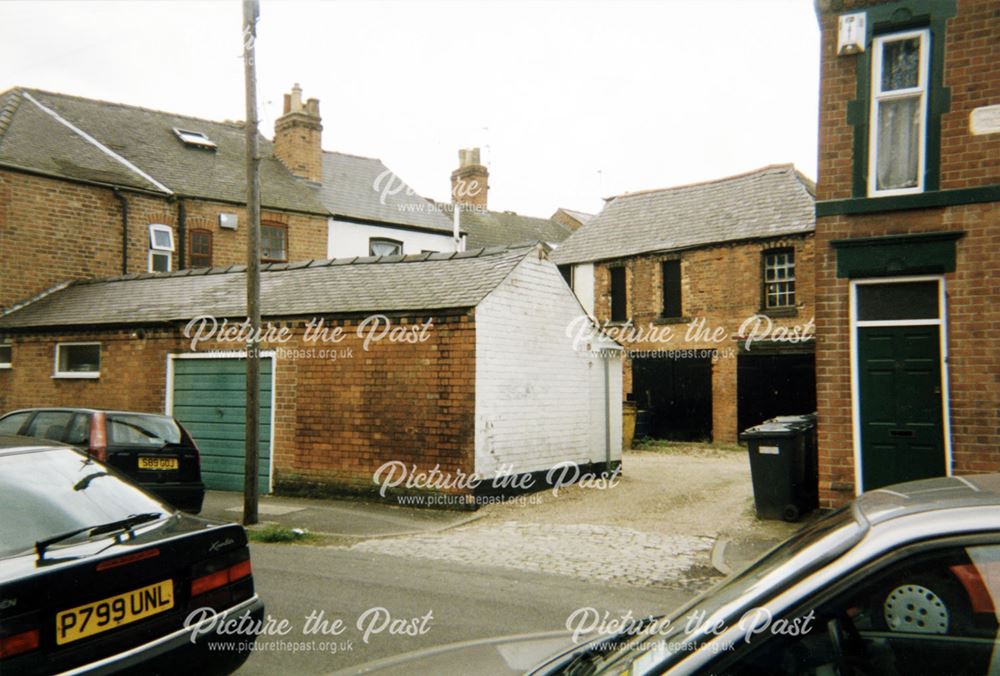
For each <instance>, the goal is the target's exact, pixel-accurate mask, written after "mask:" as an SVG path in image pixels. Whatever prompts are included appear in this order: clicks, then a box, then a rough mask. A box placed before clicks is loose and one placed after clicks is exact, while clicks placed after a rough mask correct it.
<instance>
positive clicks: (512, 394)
mask: <svg viewBox="0 0 1000 676" xmlns="http://www.w3.org/2000/svg"><path fill="white" fill-rule="evenodd" d="M245 284H246V281H245V276H244V274H243V273H242V272H240V271H228V270H225V269H219V268H217V269H212V270H205V269H200V270H182V271H175V272H170V273H159V274H151V273H146V274H140V275H129V276H126V277H121V278H115V279H109V280H90V281H81V282H76V283H74V284H72V285H70V286H68V287H66V288H64V289H61V290H56V291H54V292H52V293H50V294H48V295H46V296H44V297H42V298H39V299H36V300H35V301H33V302H31V303H28V304H26V305H24V306H23V307H21V308H20V309H17V310H14V311H13V312H11V313H9V314H7V315H5V316H4V317H0V341H2V342H6V343H7V344H8V345H10V346H11V349H12V352H13V360H14V366H13V368H9V369H5V370H0V409H2V410H5V411H7V410H11V409H16V408H21V407H31V406H40V405H45V406H58V405H67V406H69V405H71V406H93V407H101V408H116V407H120V408H127V409H137V410H147V411H166V412H167V413H168V414H172V415H174V416H176V417H177V418H178V419H180V420H181V421H182V422H183V423H184V424H185V425H186V427H187V428H188V429H189V430H190V431H191V433H192V435H193V436H194V437H195V439H196V440H197V442H198V444H199V446H200V448H201V450H202V454H203V458H202V468H203V476H204V479H205V481H206V484H207V485H208V486H209V487H212V488H223V489H226V488H229V489H238V488H239V487H240V486H242V456H243V444H244V436H243V434H244V416H243V414H244V403H243V399H242V395H243V392H245V369H246V366H245V364H244V363H243V361H242V359H241V353H240V352H238V350H240V349H242V347H243V346H244V345H245V342H244V341H243V340H241V339H239V337H238V336H235V335H230V334H228V333H225V332H224V329H223V327H222V325H221V322H222V321H223V320H224V319H228V320H229V321H230V322H231V324H230V328H232V326H233V325H234V323H235V326H237V327H238V325H239V322H242V321H243V317H245V314H244V312H245V311H244V303H245ZM261 289H262V315H263V318H264V328H265V331H266V332H267V331H273V332H271V333H266V335H265V340H264V342H263V344H262V348H263V349H264V350H265V352H264V358H263V359H262V378H261V381H262V386H261V388H262V395H261V421H262V424H261V439H262V443H261V464H260V466H261V477H260V482H261V486H262V488H263V489H264V490H270V489H271V488H272V487H273V488H274V489H277V490H282V491H286V492H295V491H312V492H339V491H366V492H370V491H373V490H374V488H375V487H374V484H373V475H374V474H375V472H376V470H378V468H379V467H380V466H382V465H383V464H384V463H387V462H396V463H402V464H403V465H405V466H406V468H407V470H410V468H411V467H415V468H416V470H417V471H418V472H430V471H431V470H433V469H435V467H436V468H438V471H439V472H441V473H443V474H448V475H450V476H451V477H452V478H457V477H459V476H460V475H463V474H464V475H465V476H469V475H471V474H472V473H474V472H475V473H478V474H480V475H481V476H484V477H494V476H496V475H498V474H504V475H510V476H524V475H537V474H538V473H544V472H546V471H547V470H549V469H550V468H551V467H552V466H553V465H555V464H556V463H559V462H565V461H572V462H575V463H577V464H578V465H579V466H581V468H583V467H585V466H590V465H599V466H601V467H602V468H603V465H604V463H605V462H611V463H613V464H617V463H618V462H620V459H621V410H620V407H618V406H615V405H611V406H609V404H608V402H609V401H610V402H612V403H616V399H615V398H614V397H610V398H609V397H608V395H607V392H608V391H615V392H617V391H618V390H619V389H620V387H621V356H620V354H621V351H620V348H617V346H615V345H613V344H612V343H610V342H609V341H602V340H600V339H599V338H596V337H595V338H594V339H593V340H588V341H586V342H580V341H576V340H574V338H573V337H572V336H569V335H567V333H566V330H565V329H566V326H567V325H568V324H569V323H571V322H573V321H574V320H576V319H578V318H579V317H580V316H581V315H582V312H581V310H580V307H579V304H578V303H577V302H576V299H575V298H574V297H573V294H572V293H571V292H570V290H569V289H567V288H566V285H565V284H564V283H563V280H562V278H561V276H560V274H559V271H558V270H557V268H556V267H555V265H553V264H552V263H551V262H550V261H549V260H548V259H547V256H546V254H545V249H544V248H543V247H540V246H531V247H521V248H509V249H508V248H495V249H489V250H478V251H469V252H462V253H438V254H427V253H425V254H416V255H412V256H405V257H404V256H390V257H377V258H364V259H355V258H348V259H335V260H332V261H312V262H300V263H285V264H268V265H265V266H263V270H262V273H261ZM380 315H381V316H382V317H383V318H384V319H379V318H378V317H379V316H380ZM199 317H201V318H205V317H212V318H214V319H212V320H209V319H198V318H199ZM373 318H374V319H373ZM584 319H586V318H585V317H584ZM192 320H194V321H193V322H192ZM203 322H204V323H203ZM213 322H214V323H213ZM319 322H322V324H320V323H319ZM189 323H190V328H189V329H186V327H188V326H189ZM280 331H284V332H286V333H285V334H284V336H283V335H282V334H281V333H279V332H280ZM324 331H325V333H323V332H324ZM338 331H339V339H337V338H338V333H337V332H338ZM307 333H308V336H307ZM227 337H229V339H228V340H227V339H226V338H227ZM441 490H442V491H443V492H458V493H463V492H464V493H468V492H470V491H469V490H467V488H466V487H463V486H451V487H444V488H442V489H441Z"/></svg>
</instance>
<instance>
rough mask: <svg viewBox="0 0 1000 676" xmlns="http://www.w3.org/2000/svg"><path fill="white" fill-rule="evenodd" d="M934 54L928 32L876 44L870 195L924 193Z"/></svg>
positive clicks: (908, 33)
mask: <svg viewBox="0 0 1000 676" xmlns="http://www.w3.org/2000/svg"><path fill="white" fill-rule="evenodd" d="M929 50H930V32H929V31H927V30H918V31H906V32H902V33H892V34H889V35H883V36H880V37H877V38H875V40H874V41H873V43H872V52H873V53H872V78H871V118H870V120H869V133H870V138H869V143H868V194H869V195H870V196H873V197H874V196H884V195H900V194H907V193H915V192H922V191H923V189H924V166H925V163H926V146H927V88H928V62H929V58H928V54H929Z"/></svg>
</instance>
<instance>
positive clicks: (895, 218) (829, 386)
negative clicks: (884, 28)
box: [816, 0, 1000, 507]
mask: <svg viewBox="0 0 1000 676" xmlns="http://www.w3.org/2000/svg"><path fill="white" fill-rule="evenodd" d="M826 4H829V3H823V2H821V3H820V5H821V7H823V6H825V5H826ZM867 4H872V3H858V2H855V3H850V2H848V3H841V5H839V6H838V12H840V11H848V10H849V9H850V8H851V7H858V6H864V5H867ZM838 12H831V13H829V14H825V15H823V16H821V26H822V30H823V40H822V59H823V63H822V69H821V72H822V81H821V101H820V134H819V138H820V148H819V158H820V159H819V181H818V184H817V197H818V200H820V201H822V200H830V199H845V198H849V197H851V173H852V168H853V163H854V158H853V157H852V143H853V141H852V139H853V133H854V132H853V127H851V126H850V125H848V124H847V121H846V108H847V102H848V101H849V100H853V99H854V98H855V95H856V91H855V86H856V80H855V59H856V57H850V56H848V57H838V56H836V54H835V50H836V39H837V35H836V30H837V14H838ZM945 44H946V50H945V70H944V86H945V87H950V88H951V97H952V100H951V109H950V111H949V112H947V113H945V114H944V115H943V116H942V120H941V137H942V138H941V188H942V189H957V188H968V187H976V186H984V185H995V184H998V183H1000V134H991V135H985V136H973V135H972V134H970V133H969V115H970V113H971V111H972V110H973V109H974V108H976V107H979V106H984V105H994V104H997V103H1000V11H997V5H996V3H995V2H992V1H991V0H959V2H958V14H957V16H955V17H954V18H952V19H950V20H949V21H948V24H947V32H946V36H945ZM941 231H964V232H965V236H964V237H963V238H962V239H961V240H959V242H958V245H957V250H958V253H957V271H956V272H955V273H953V274H949V275H947V276H946V285H947V290H948V301H947V302H948V326H947V331H948V350H949V353H950V359H949V364H948V367H949V371H950V394H951V432H952V446H953V466H952V470H953V472H955V473H962V472H976V471H987V470H988V471H997V470H1000V377H998V374H1000V357H998V355H997V353H996V349H995V347H994V345H993V343H994V340H993V337H992V336H993V335H995V332H996V329H997V327H998V326H1000V310H998V309H997V303H996V299H997V297H998V294H1000V286H998V282H997V280H998V279H1000V206H998V205H997V204H996V203H988V204H973V205H964V206H952V207H945V208H938V209H922V210H906V211H897V212H889V213H884V214H877V215H863V216H835V217H824V218H819V219H817V222H816V323H817V344H816V353H817V362H816V367H817V399H818V405H819V414H820V422H819V448H820V494H821V501H822V503H823V505H824V506H827V507H831V506H835V505H837V504H840V503H842V502H844V501H845V500H847V499H849V498H851V497H853V495H854V492H855V484H854V449H853V438H852V412H851V375H850V374H851V360H850V348H849V342H850V326H849V320H850V318H849V315H848V288H849V285H848V281H847V280H844V279H837V277H836V256H835V254H834V251H833V249H832V248H831V246H830V241H831V240H836V239H843V238H848V237H865V236H877V235H889V234H903V233H918V232H941Z"/></svg>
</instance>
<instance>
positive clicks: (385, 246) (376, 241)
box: [368, 237, 403, 256]
mask: <svg viewBox="0 0 1000 676" xmlns="http://www.w3.org/2000/svg"><path fill="white" fill-rule="evenodd" d="M401 253H403V243H402V242H400V241H399V240H396V239H388V238H386V237H372V238H370V239H369V240H368V255H369V256H398V255H399V254H401Z"/></svg>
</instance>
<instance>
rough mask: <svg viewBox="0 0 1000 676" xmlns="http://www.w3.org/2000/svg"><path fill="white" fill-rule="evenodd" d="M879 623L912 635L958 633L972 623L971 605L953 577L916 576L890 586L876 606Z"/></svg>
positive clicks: (883, 592)
mask: <svg viewBox="0 0 1000 676" xmlns="http://www.w3.org/2000/svg"><path fill="white" fill-rule="evenodd" d="M872 610H873V612H872V616H873V619H874V621H875V625H876V627H877V628H879V629H883V630H885V631H898V632H903V633H908V634H955V633H961V628H962V627H964V626H966V625H967V624H968V621H969V618H970V614H971V606H970V605H969V602H968V599H967V598H966V597H965V594H964V593H963V591H962V588H961V587H960V586H959V585H958V584H957V583H956V582H954V581H953V580H949V579H947V578H943V577H934V576H929V575H913V576H912V577H910V576H908V577H906V578H903V579H900V580H897V581H896V582H894V583H892V584H889V585H887V586H886V587H884V588H883V590H882V591H881V592H880V593H879V594H878V595H877V597H876V607H874V608H872Z"/></svg>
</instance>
